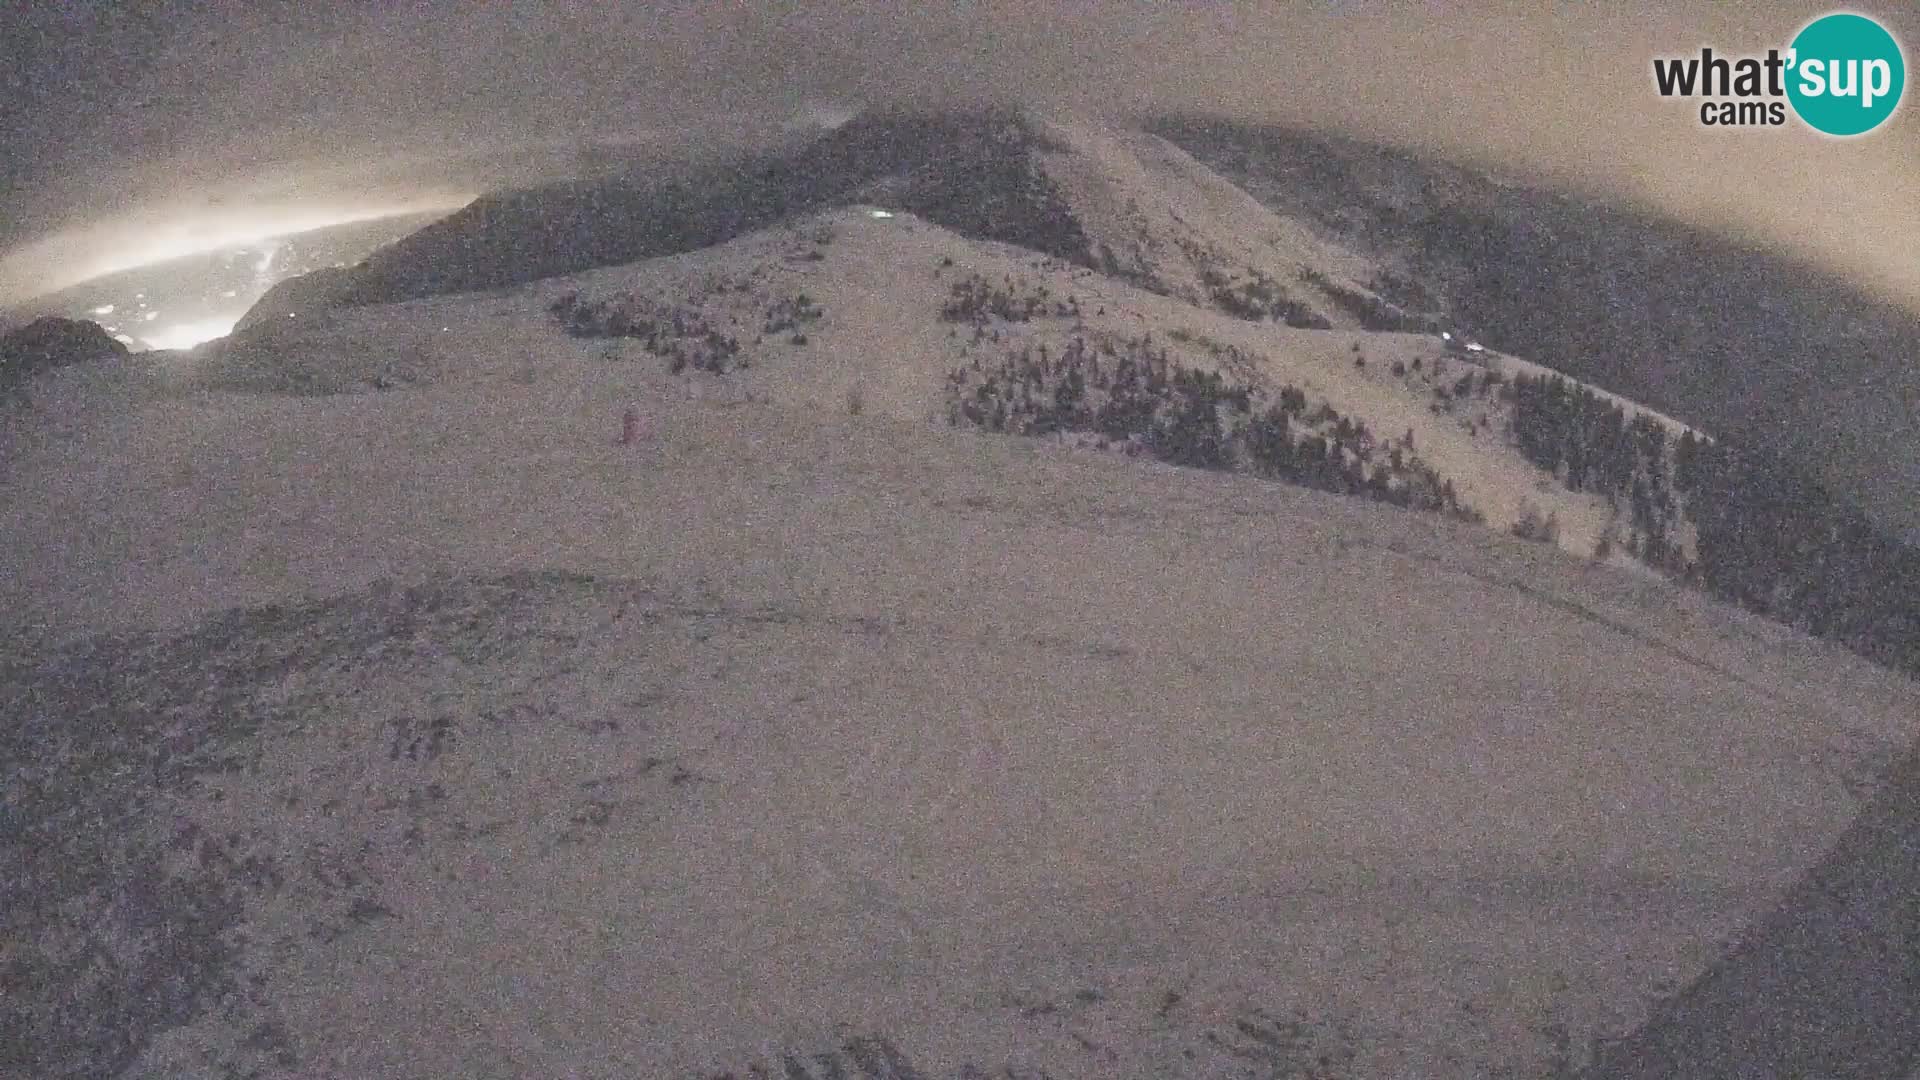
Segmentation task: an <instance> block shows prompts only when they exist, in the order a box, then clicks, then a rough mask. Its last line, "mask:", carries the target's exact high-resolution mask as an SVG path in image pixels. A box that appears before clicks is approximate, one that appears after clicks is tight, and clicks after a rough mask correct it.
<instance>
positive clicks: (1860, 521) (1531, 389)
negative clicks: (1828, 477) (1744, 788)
mask: <svg viewBox="0 0 1920 1080" xmlns="http://www.w3.org/2000/svg"><path fill="white" fill-rule="evenodd" d="M1512 395H1513V404H1514V410H1513V419H1512V423H1513V433H1514V436H1515V438H1516V441H1517V442H1518V443H1519V446H1520V450H1521V452H1522V453H1524V454H1525V455H1526V456H1527V457H1528V459H1529V460H1531V461H1533V462H1534V463H1535V464H1537V465H1539V466H1540V467H1542V468H1545V469H1552V470H1554V471H1555V472H1556V474H1557V475H1559V477H1560V479H1561V480H1562V482H1563V483H1565V484H1566V486H1567V487H1568V488H1570V489H1573V490H1575V491H1588V492H1594V493H1598V494H1602V495H1607V496H1610V497H1613V498H1615V499H1618V500H1623V501H1625V502H1626V503H1628V504H1629V505H1630V507H1631V509H1632V521H1633V533H1632V535H1631V536H1630V538H1629V541H1628V543H1629V545H1630V547H1631V548H1632V550H1633V552H1634V554H1636V555H1638V556H1639V557H1640V558H1641V559H1642V560H1644V561H1646V562H1648V563H1650V564H1652V565H1655V566H1658V567H1661V568H1663V569H1666V570H1669V571H1672V572H1675V573H1678V574H1680V575H1682V576H1683V577H1684V578H1685V579H1686V580H1688V581H1690V582H1692V583H1694V584H1697V585H1699V586H1701V587H1703V588H1705V589H1706V590H1707V591H1708V592H1710V593H1711V594H1713V595H1715V596H1718V597H1720V598H1721V599H1725V600H1730V601H1733V602H1735V603H1738V604H1741V605H1742V606H1744V607H1746V608H1748V609H1749V610H1752V611H1755V612H1757V613H1759V614H1762V615H1765V616H1767V617H1769V618H1773V619H1776V620H1778V621H1780V622H1784V623H1787V624H1789V625H1792V626H1795V627H1798V628H1800V629H1802V630H1805V631H1807V632H1809V633H1812V634H1814V635H1816V636H1819V637H1823V638H1827V639H1829V640H1832V641H1835V642H1838V643H1839V644H1842V645H1844V646H1846V647H1847V648H1849V649H1852V650H1853V651H1855V652H1857V653H1860V654H1861V655H1863V656H1866V657H1868V658H1869V659H1872V660H1875V661H1876V662H1879V663H1882V664H1886V665H1888V666H1891V667H1895V668H1899V669H1901V670H1905V671H1907V672H1910V673H1913V674H1916V675H1920V549H1915V548H1913V547H1911V546H1908V545H1905V544H1902V543H1900V542H1899V541H1897V540H1895V539H1893V538H1891V537H1889V536H1886V535H1885V534H1883V533H1881V532H1880V531H1879V530H1877V529H1876V528H1875V527H1874V525H1873V524H1872V522H1870V521H1869V520H1868V519H1867V518H1866V516H1865V515H1864V514H1862V513H1861V512H1860V511H1859V510H1858V509H1857V508H1856V507H1854V506H1852V505H1851V504H1849V503H1847V502H1846V501H1844V500H1842V499H1839V498H1836V497H1835V496H1834V495H1833V494H1832V493H1831V492H1829V491H1827V490H1826V489H1825V487H1824V486H1822V485H1821V483H1820V482H1819V481H1818V480H1816V479H1815V478H1814V477H1812V476H1811V475H1810V474H1809V473H1807V472H1806V471H1805V470H1803V469H1801V468H1798V467H1797V466H1795V465H1793V464H1792V463H1790V462H1788V461H1786V460H1784V459H1783V458H1781V457H1779V456H1778V455H1775V454H1772V453H1768V452H1766V451H1762V450H1757V449H1748V448H1745V447H1741V446H1739V445H1737V443H1736V442H1734V441H1732V440H1728V439H1725V438H1722V439H1716V440H1706V439H1700V438H1696V437H1695V436H1694V435H1693V434H1692V433H1691V432H1688V433H1686V434H1684V435H1682V436H1681V437H1680V438H1679V439H1677V440H1675V439H1672V438H1670V437H1669V435H1668V432H1667V430H1666V428H1665V427H1664V426H1663V425H1661V424H1660V423H1659V422H1658V421H1656V420H1653V419H1652V418H1650V417H1646V416H1640V417H1637V418H1635V419H1634V420H1631V421H1629V420H1628V419H1627V418H1626V416H1625V411H1624V410H1623V409H1622V408H1621V407H1620V406H1618V405H1615V404H1612V403H1610V402H1608V401H1607V400H1606V399H1604V398H1602V397H1600V396H1599V395H1597V394H1595V393H1593V392H1592V391H1590V390H1587V389H1586V388H1584V387H1579V386H1576V385H1574V384H1572V383H1570V382H1568V381H1567V380H1565V379H1562V378H1560V377H1558V376H1541V377H1528V376H1518V377H1516V378H1515V380H1514V383H1513V389H1512ZM1688 524H1691V525H1692V526H1693V531H1694V539H1695V543H1694V553H1693V557H1692V558H1691V559H1688V558H1686V557H1685V555H1684V552H1683V551H1682V548H1681V545H1680V544H1679V543H1678V540H1679V536H1680V533H1681V530H1682V529H1683V527H1684V526H1686V525H1688Z"/></svg>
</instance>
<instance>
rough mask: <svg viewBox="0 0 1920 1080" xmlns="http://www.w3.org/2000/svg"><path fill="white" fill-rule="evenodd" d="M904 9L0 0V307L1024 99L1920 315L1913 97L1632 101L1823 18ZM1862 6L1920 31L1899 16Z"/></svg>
mask: <svg viewBox="0 0 1920 1080" xmlns="http://www.w3.org/2000/svg"><path fill="white" fill-rule="evenodd" d="M1502 6H1505V5H1502ZM901 7H902V5H897V4H895V3H893V2H891V0H886V2H880V0H873V2H857V3H822V4H804V5H799V4H775V3H765V4H733V3H726V4H720V3H654V4H648V5H645V6H644V7H643V6H641V5H638V4H635V5H627V6H624V7H622V6H617V5H613V4H607V3H584V2H577V3H560V2H555V0H549V2H545V3H518V2H517V3H515V4H513V5H511V7H510V8H509V6H508V5H478V4H470V3H447V2H434V0H423V2H417V3H409V4H405V5H394V4H369V5H362V6H361V7H360V8H359V9H358V10H355V9H352V8H348V7H347V6H345V5H314V4H305V3H297V2H260V0H244V2H223V0H143V2H141V3H138V4H124V3H117V2H113V0H100V2H94V3H87V2H84V0H66V2H60V3H55V2H52V0H30V2H27V3H22V4H8V5H5V9H6V10H5V11H4V13H0V86H3V87H4V100H3V101H0V110H3V111H0V206H3V207H4V212H3V213H0V303H4V302H6V301H10V300H19V299H21V298H22V297H23V296H25V295H30V294H32V293H35V292H44V291H47V290H48V289H50V288H58V287H61V286H63V285H66V284H70V283H72V282H73V281H76V280H79V279H82V278H85V277H87V276H90V275H92V274H96V273H99V272H101V271H102V270H104V269H108V268H111V267H116V266H124V265H127V264H128V263H129V262H130V261H131V262H139V261H142V260H145V259H147V258H149V257H150V256H151V257H159V256H162V255H177V254H180V253H181V252H182V251H184V250H187V249H191V248H192V247H194V246H195V245H198V246H199V247H202V248H205V247H213V246H218V242H219V237H220V236H221V235H224V234H225V233H226V232H234V231H236V230H238V231H239V232H249V231H251V232H252V233H258V232H260V231H261V230H262V229H263V228H272V227H274V226H275V225H276V223H278V222H280V221H282V219H290V218H299V219H300V221H301V222H302V223H304V224H309V225H310V224H313V223H314V222H317V221H322V220H325V219H329V218H337V217H340V216H345V215H348V214H356V213H359V214H364V213H366V212H368V211H369V210H384V209H394V210H398V209H424V208H429V207H433V206H446V205H454V204H457V203H458V202H459V201H461V200H462V199H464V198H466V197H468V196H470V195H471V194H473V193H475V192H476V191H478V190H482V189H484V188H486V187H488V186H493V185H495V184H498V183H503V182H511V181H515V180H521V179H528V178H537V177H538V176H541V175H544V174H548V173H564V172H565V171H566V170H567V168H568V167H569V164H570V163H571V162H573V161H574V160H576V157H575V155H576V153H577V144H578V143H580V142H581V141H583V140H602V141H630V140H649V139H652V140H661V141H663V142H665V143H672V142H674V141H676V140H679V141H686V142H690V143H692V144H694V145H699V144H701V143H709V144H710V143H712V142H714V141H725V140H729V139H752V138H754V137H756V136H757V133H760V132H764V131H766V130H771V129H772V128H773V127H775V126H777V125H778V124H780V123H782V122H785V121H788V120H791V119H792V118H794V117H795V116H796V115H799V114H801V113H803V112H805V111H806V110H809V109H822V108H827V109H830V108H836V107H842V106H846V107H856V106H859V105H865V104H877V103H888V102H909V103H915V104H922V105H939V104H942V103H948V102H964V101H967V100H974V99H979V98H983V97H1004V96H1018V97H1023V98H1026V99H1029V100H1031V101H1033V102H1034V103H1036V104H1038V105H1041V106H1043V107H1055V108H1067V109H1075V110H1079V111H1101V110H1119V111H1127V110H1132V111H1155V110H1195V109H1200V110H1210V111H1218V112H1222V113H1227V114H1230V115H1236V116H1243V117H1259V118H1268V119H1274V120H1280V121H1290V122H1306V123H1311V124H1314V125H1320V126H1326V127H1332V128H1335V129H1339V130H1344V131H1349V132H1352V133H1355V134H1360V135H1367V136H1374V137H1379V138H1384V139H1387V140H1390V141H1395V142H1401V143H1406V144H1411V145H1416V146H1426V147H1432V148H1438V149H1442V150H1445V151H1448V152H1450V153H1454V154H1460V155H1465V156H1468V157H1471V158H1476V159H1478V160H1481V161H1482V162H1485V163H1489V164H1492V165H1495V166H1497V167H1499V168H1502V169H1505V170H1508V171H1510V172H1513V173H1515V174H1517V175H1522V176H1527V175H1536V174H1545V175H1548V176H1550V177H1553V178H1556V179H1558V180H1559V181H1561V182H1563V183H1565V184H1568V185H1572V186H1576V187H1584V188H1591V189H1599V190H1604V191H1607V192H1611V193H1616V194H1624V195H1627V196H1629V197H1633V198H1637V199H1642V200H1647V201H1651V202H1653V203H1655V204H1657V205H1659V206H1662V207H1665V208H1667V209H1669V210H1672V211H1675V212H1677V213H1679V214H1681V215H1682V216H1685V217H1688V218H1690V219H1693V220H1697V221H1702V222H1705V223H1707V224H1711V225H1716V226H1719V227H1722V228H1726V229H1731V230H1735V231H1740V232H1745V233H1749V234H1752V235H1755V236H1758V237H1760V238H1763V239H1766V240H1768V241H1769V242H1772V243H1775V244H1779V245H1782V246H1785V247H1788V248H1790V249H1793V250H1797V251H1799V252H1802V253H1804V254H1806V255H1808V256H1810V257H1814V258H1818V259H1821V260H1822V261H1825V262H1828V263H1830V264H1831V265H1834V266H1837V267H1840V268H1843V269H1845V270H1846V271H1848V272H1849V273H1851V274H1852V275H1853V276H1855V277H1856V278H1857V279H1858V280H1860V281H1862V282H1863V283H1865V284H1868V285H1872V286H1876V287H1879V288H1881V289H1882V290H1883V291H1884V292H1885V293H1886V294H1887V295H1889V296H1893V297H1896V298H1898V299H1902V300H1906V301H1911V302H1913V303H1914V304H1916V305H1917V306H1920V260H1916V259H1915V258H1914V253H1915V243H1914V237H1915V236H1916V235H1920V199H1915V198H1914V197H1913V193H1914V191H1915V190H1916V189H1920V120H1916V119H1915V115H1916V114H1915V110H1914V106H1913V103H1912V101H1911V98H1912V97H1913V95H1914V93H1915V92H1916V91H1913V90H1910V91H1909V94H1908V97H1909V101H1908V102H1907V104H1906V105H1905V106H1903V109H1902V111H1901V113H1900V114H1899V115H1897V116H1896V117H1895V118H1894V120H1893V121H1892V122H1891V124H1890V126H1889V127H1887V128H1884V129H1883V130H1882V131H1881V132H1879V133H1876V134H1874V135H1872V136H1868V137H1866V138H1863V139H1859V140H1854V141H1852V142H1846V143H1840V142H1833V141H1827V140H1823V139H1821V138H1819V137H1818V136H1815V135H1813V134H1811V133H1810V132H1807V131H1805V130H1804V129H1800V128H1797V127H1794V128H1790V129H1787V130H1772V131H1744V132H1709V131H1706V130H1703V129H1702V128H1701V127H1700V126H1699V125H1698V122H1697V120H1696V118H1695V116H1694V113H1693V111H1692V109H1691V108H1690V107H1689V106H1688V105H1686V104H1684V103H1677V102H1663V101H1661V100H1659V99H1658V98H1657V97H1656V96H1655V95H1654V94H1653V92H1652V86H1651V75H1650V64H1651V59H1652V57H1653V56H1654V55H1662V54H1663V55H1675V54H1684V53H1688V52H1693V51H1697V50H1698V49H1699V47H1700V46H1701V45H1708V44H1711V45H1715V46H1716V47H1718V48H1721V49H1723V50H1728V51H1733V52H1736V53H1737V52H1744V51H1750V52H1761V51H1764V49H1765V48H1766V47H1768V46H1784V45H1785V44H1786V42H1787V40H1788V39H1789V38H1790V37H1791V36H1792V34H1793V32H1794V31H1795V30H1796V29H1797V28H1798V27H1799V26H1800V25H1801V24H1802V23H1803V22H1804V21H1806V20H1807V19H1808V18H1809V17H1811V16H1813V15H1815V14H1818V13H1820V11H1822V10H1824V9H1823V8H1819V7H1818V6H1809V5H1804V4H1800V5H1794V4H1783V3H1779V2H1778V0H1774V2H1770V3H1762V4H1747V5H1726V4H1719V3H1691V4H1681V5H1666V7H1670V8H1672V10H1670V11H1667V12H1664V13H1662V14H1660V15H1658V16H1653V17H1648V16H1642V15H1629V14H1625V10H1626V9H1625V8H1621V9H1619V11H1620V12H1621V13H1619V14H1616V13H1614V9H1613V8H1612V7H1611V6H1607V8H1606V10H1600V11H1569V10H1567V9H1562V10H1560V11H1558V12H1556V13H1555V14H1554V15H1553V16H1552V17H1551V18H1546V17H1540V18H1529V19H1524V20H1519V19H1514V18H1512V17H1511V16H1499V15H1494V14H1490V13H1489V12H1491V11H1492V6H1477V5H1472V4H1465V3H1442V2H1430V3H1426V4H1410V3H1403V4H1395V5H1388V4H1383V3H1359V2H1347V3H1337V2H1332V0H1321V2H1318V3H1310V4H1300V5H1296V6H1293V7H1291V8H1286V9H1282V8H1281V7H1280V6H1278V5H1253V4H1238V5H1229V4H1218V5H1211V6H1208V7H1207V8H1206V9H1205V10H1204V11H1201V12H1199V13H1197V14H1196V13H1192V12H1189V11H1175V10H1172V8H1171V7H1170V6H1163V5H1159V4H1150V3H1146V2H1140V3H1117V2H1111V0H1096V2H1090V3H1084V4H1075V5H1057V4H1054V3H1052V2H1047V3H1037V2H1036V3H1015V2H1011V0H996V2H987V3H979V4H973V5H967V6H966V8H965V10H948V9H946V8H945V6H941V10H937V11H914V12H910V13H909V12H903V11H902V10H901ZM1859 10H1861V11H1863V12H1865V13H1867V14H1871V15H1874V16H1875V17H1876V18H1879V19H1881V20H1882V21H1883V22H1884V23H1886V24H1887V25H1889V26H1890V27H1891V28H1892V29H1893V30H1894V32H1895V33H1896V34H1897V35H1900V36H1901V37H1902V39H1903V40H1904V41H1906V42H1909V43H1911V42H1913V41H1920V13H1916V11H1915V10H1914V9H1913V7H1912V5H1910V4H1905V3H1901V4H1890V3H1875V4H1864V5H1860V6H1859ZM1388 11H1391V12H1392V14H1391V15H1387V14H1385V13H1386V12H1388ZM1909 48H1910V49H1911V48H1912V46H1911V45H1909ZM1910 80H1911V75H1910ZM502 154H508V155H510V156H511V164H505V163H503V161H505V159H503V158H502V156H501V155H502ZM223 230H224V232H223Z"/></svg>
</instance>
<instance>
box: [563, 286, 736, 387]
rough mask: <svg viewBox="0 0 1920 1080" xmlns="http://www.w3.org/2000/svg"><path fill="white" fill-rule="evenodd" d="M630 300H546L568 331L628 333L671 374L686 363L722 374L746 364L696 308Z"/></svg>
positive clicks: (567, 297) (577, 334)
mask: <svg viewBox="0 0 1920 1080" xmlns="http://www.w3.org/2000/svg"><path fill="white" fill-rule="evenodd" d="M637 302H638V301H634V300H624V299H623V300H619V301H611V300H600V301H595V302H591V303H587V302H582V301H581V299H580V296H579V294H578V293H567V294H566V295H565V296H562V297H560V299H558V300H555V301H554V302H553V303H552V304H551V305H549V306H548V308H547V311H548V313H549V314H551V315H552V316H553V317H554V318H556V319H558V320H559V321H560V325H561V326H562V327H563V328H564V329H565V330H566V332H567V333H568V335H570V336H572V337H579V338H632V339H635V340H637V341H639V342H640V343H641V345H642V347H644V348H645V349H646V350H647V351H648V352H650V353H652V354H653V355H655V356H659V357H663V358H665V359H666V361H667V367H668V370H670V371H672V372H673V373H674V374H675V375H678V374H680V373H681V372H682V371H685V370H686V369H687V368H689V367H691V368H693V369H694V370H696V371H709V372H712V373H713V374H715V375H723V374H725V373H726V372H727V371H728V370H729V367H731V368H732V369H734V370H738V369H742V368H745V367H746V366H747V361H746V358H745V357H743V356H741V355H740V342H739V341H738V340H736V339H735V338H733V337H731V336H730V335H727V334H723V333H721V332H720V331H719V330H717V329H715V328H714V327H713V326H712V325H710V324H709V323H708V322H707V320H706V318H705V317H704V316H702V315H701V314H700V313H699V312H697V311H689V310H687V309H685V308H680V307H675V308H673V309H671V310H665V311H662V310H649V309H646V308H644V307H643V308H642V309H641V310H635V309H634V308H633V304H634V303H637Z"/></svg>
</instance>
